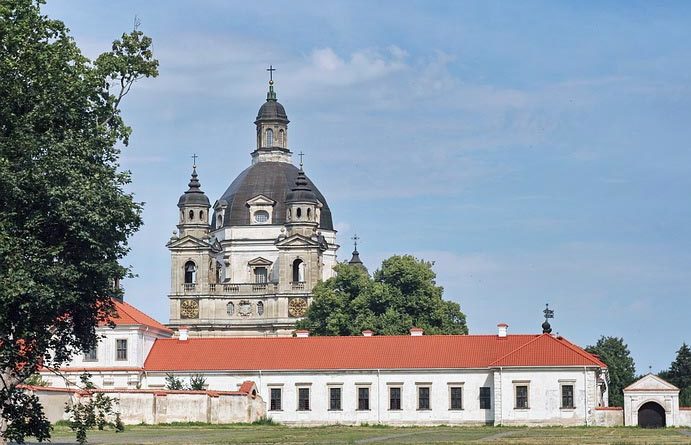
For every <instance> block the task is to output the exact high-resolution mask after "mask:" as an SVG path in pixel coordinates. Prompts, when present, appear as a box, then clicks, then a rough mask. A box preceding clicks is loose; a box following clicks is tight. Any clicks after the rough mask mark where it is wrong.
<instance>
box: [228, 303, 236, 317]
mask: <svg viewBox="0 0 691 445" xmlns="http://www.w3.org/2000/svg"><path fill="white" fill-rule="evenodd" d="M234 313H235V305H234V304H233V303H232V302H231V303H228V304H226V314H228V316H229V317H230V316H232V315H233V314H234Z"/></svg>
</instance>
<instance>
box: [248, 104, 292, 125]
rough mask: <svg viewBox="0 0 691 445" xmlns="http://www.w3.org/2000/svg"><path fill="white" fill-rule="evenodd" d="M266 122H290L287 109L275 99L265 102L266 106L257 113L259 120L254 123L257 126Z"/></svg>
mask: <svg viewBox="0 0 691 445" xmlns="http://www.w3.org/2000/svg"><path fill="white" fill-rule="evenodd" d="M266 120H271V121H280V122H283V123H286V124H287V123H288V122H290V121H289V120H288V115H287V114H286V109H285V108H283V105H281V104H280V103H279V102H278V101H277V100H275V99H269V100H267V101H266V102H264V105H262V106H261V108H260V109H259V112H258V113H257V119H256V120H255V121H254V123H255V124H256V123H257V122H259V121H266Z"/></svg>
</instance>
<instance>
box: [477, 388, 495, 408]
mask: <svg viewBox="0 0 691 445" xmlns="http://www.w3.org/2000/svg"><path fill="white" fill-rule="evenodd" d="M483 389H486V390H487V397H483V394H482V390H483ZM478 399H479V401H480V409H492V387H491V386H481V387H480V394H479V395H478ZM484 401H486V402H487V406H483V403H482V402H484Z"/></svg>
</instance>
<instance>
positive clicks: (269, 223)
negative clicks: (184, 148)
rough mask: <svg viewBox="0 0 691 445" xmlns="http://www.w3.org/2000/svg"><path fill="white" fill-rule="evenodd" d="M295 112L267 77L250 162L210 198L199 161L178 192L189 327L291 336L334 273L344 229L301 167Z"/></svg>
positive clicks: (173, 312)
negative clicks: (291, 129) (295, 148)
mask: <svg viewBox="0 0 691 445" xmlns="http://www.w3.org/2000/svg"><path fill="white" fill-rule="evenodd" d="M289 122H290V121H289V120H288V116H287V114H286V111H285V108H284V107H283V105H281V104H280V103H279V102H278V101H277V99H276V93H275V91H274V86H273V81H270V82H269V91H268V93H267V98H266V102H265V103H264V104H263V105H262V106H261V108H260V109H259V112H258V113H257V117H256V119H255V121H254V124H255V126H256V136H257V137H256V147H255V149H254V150H253V151H252V152H251V165H250V166H249V167H248V168H246V169H245V170H244V171H242V172H241V173H240V174H239V175H238V176H237V178H235V180H234V181H232V183H231V184H230V186H229V187H228V189H227V190H226V191H225V193H223V195H222V196H221V197H220V198H219V199H218V200H216V201H215V202H214V204H213V205H211V204H210V201H209V198H208V197H207V196H206V194H205V193H204V192H203V191H202V189H201V184H200V181H199V178H198V174H197V171H196V165H195V166H194V167H193V170H192V177H191V179H190V182H189V189H188V190H187V191H186V192H185V193H184V194H183V195H182V196H181V197H180V200H179V201H178V208H179V222H178V225H177V228H178V232H177V233H174V234H173V237H172V238H171V239H170V241H169V242H168V243H167V247H168V249H169V250H170V255H171V289H170V294H169V301H170V323H169V326H170V327H171V328H173V329H175V330H177V329H179V328H180V327H182V326H186V327H189V332H190V336H204V337H210V336H269V337H271V336H286V335H291V334H292V331H293V329H294V324H295V322H296V320H298V319H299V318H300V317H302V316H303V315H304V313H305V311H306V309H307V307H308V305H309V303H310V296H311V291H312V289H313V288H314V286H315V285H316V284H317V282H319V281H320V280H326V279H328V278H329V277H331V276H332V275H333V273H334V272H333V267H334V266H335V265H336V252H337V250H338V247H339V246H338V244H337V243H336V230H334V226H333V220H332V217H331V210H330V209H329V205H328V203H327V202H326V199H325V198H324V196H323V195H322V194H321V193H320V192H319V190H318V189H317V187H316V186H315V185H314V184H313V183H312V181H311V180H310V179H309V178H308V177H307V175H306V174H305V172H304V170H303V166H302V160H301V161H300V166H299V167H296V166H295V165H293V162H292V154H293V153H292V151H291V150H290V149H289V144H288V140H289V139H288V123H289Z"/></svg>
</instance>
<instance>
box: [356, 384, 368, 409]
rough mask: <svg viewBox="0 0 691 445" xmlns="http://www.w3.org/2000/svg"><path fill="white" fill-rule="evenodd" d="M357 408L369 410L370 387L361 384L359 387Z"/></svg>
mask: <svg viewBox="0 0 691 445" xmlns="http://www.w3.org/2000/svg"><path fill="white" fill-rule="evenodd" d="M357 409H358V410H359V411H369V387H368V386H361V387H359V388H358V389H357Z"/></svg>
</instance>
